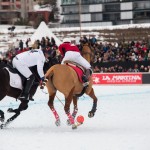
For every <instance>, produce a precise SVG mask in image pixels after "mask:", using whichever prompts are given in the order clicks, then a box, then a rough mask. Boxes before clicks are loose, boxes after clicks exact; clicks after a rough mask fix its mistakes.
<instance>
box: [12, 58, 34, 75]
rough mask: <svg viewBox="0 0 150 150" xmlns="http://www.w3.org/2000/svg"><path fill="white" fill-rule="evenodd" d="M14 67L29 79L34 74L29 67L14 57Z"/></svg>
mask: <svg viewBox="0 0 150 150" xmlns="http://www.w3.org/2000/svg"><path fill="white" fill-rule="evenodd" d="M12 64H13V67H14V68H16V69H17V70H18V71H19V72H20V73H21V74H22V75H23V76H24V77H26V78H29V77H30V76H31V75H32V72H31V71H30V69H29V68H28V66H27V65H25V64H23V63H22V62H21V61H19V60H18V59H16V58H15V57H14V59H13V61H12Z"/></svg>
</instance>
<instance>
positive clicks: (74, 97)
mask: <svg viewBox="0 0 150 150" xmlns="http://www.w3.org/2000/svg"><path fill="white" fill-rule="evenodd" d="M77 100H78V97H76V96H73V106H74V108H73V113H72V116H73V118H75V117H76V115H77V112H78V105H77Z"/></svg>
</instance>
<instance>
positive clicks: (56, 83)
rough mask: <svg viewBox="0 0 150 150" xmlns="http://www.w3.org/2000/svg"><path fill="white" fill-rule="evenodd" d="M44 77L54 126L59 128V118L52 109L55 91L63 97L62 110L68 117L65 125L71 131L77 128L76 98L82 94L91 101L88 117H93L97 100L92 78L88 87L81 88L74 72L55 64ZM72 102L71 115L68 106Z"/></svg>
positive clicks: (67, 66) (62, 65)
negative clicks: (68, 126) (70, 127)
mask: <svg viewBox="0 0 150 150" xmlns="http://www.w3.org/2000/svg"><path fill="white" fill-rule="evenodd" d="M45 77H46V78H47V79H48V81H47V83H45V84H46V87H47V90H48V93H49V100H48V106H49V108H50V110H51V111H52V113H53V115H54V117H55V120H56V121H55V124H56V125H57V126H60V117H59V115H58V113H57V111H56V109H55V108H54V98H55V96H56V92H57V91H60V92H61V93H62V94H63V95H64V97H65V105H64V110H65V113H66V115H67V117H68V120H67V123H68V125H72V129H76V128H77V126H78V125H77V124H76V123H75V120H74V119H75V117H76V114H77V112H78V107H77V100H78V97H80V96H82V95H83V94H84V93H86V94H87V95H88V96H90V97H91V98H92V99H93V106H92V109H91V110H90V111H89V113H88V117H89V118H91V117H94V115H95V112H96V109H97V101H98V99H97V97H96V96H95V93H94V89H93V88H92V77H90V79H89V85H88V87H83V85H82V83H81V82H80V81H79V78H78V75H77V73H76V71H75V70H74V69H73V68H72V67H70V66H69V65H67V64H56V65H54V66H52V67H51V68H50V69H49V70H48V71H47V72H46V74H45ZM72 101H73V104H74V110H73V113H72V114H71V113H70V105H71V103H72Z"/></svg>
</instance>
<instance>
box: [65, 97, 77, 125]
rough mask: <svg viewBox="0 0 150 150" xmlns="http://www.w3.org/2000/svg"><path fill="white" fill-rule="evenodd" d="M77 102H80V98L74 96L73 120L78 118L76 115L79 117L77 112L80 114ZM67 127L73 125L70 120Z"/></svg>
mask: <svg viewBox="0 0 150 150" xmlns="http://www.w3.org/2000/svg"><path fill="white" fill-rule="evenodd" d="M77 100H78V97H76V96H73V106H74V108H73V112H72V117H73V119H75V117H76V115H77V112H78V107H77ZM67 125H69V126H70V125H71V122H70V120H69V119H68V120H67Z"/></svg>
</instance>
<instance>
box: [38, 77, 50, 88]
mask: <svg viewBox="0 0 150 150" xmlns="http://www.w3.org/2000/svg"><path fill="white" fill-rule="evenodd" d="M47 81H48V79H46V78H45V77H42V78H41V80H40V88H41V89H44V86H45V85H46V82H47Z"/></svg>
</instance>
